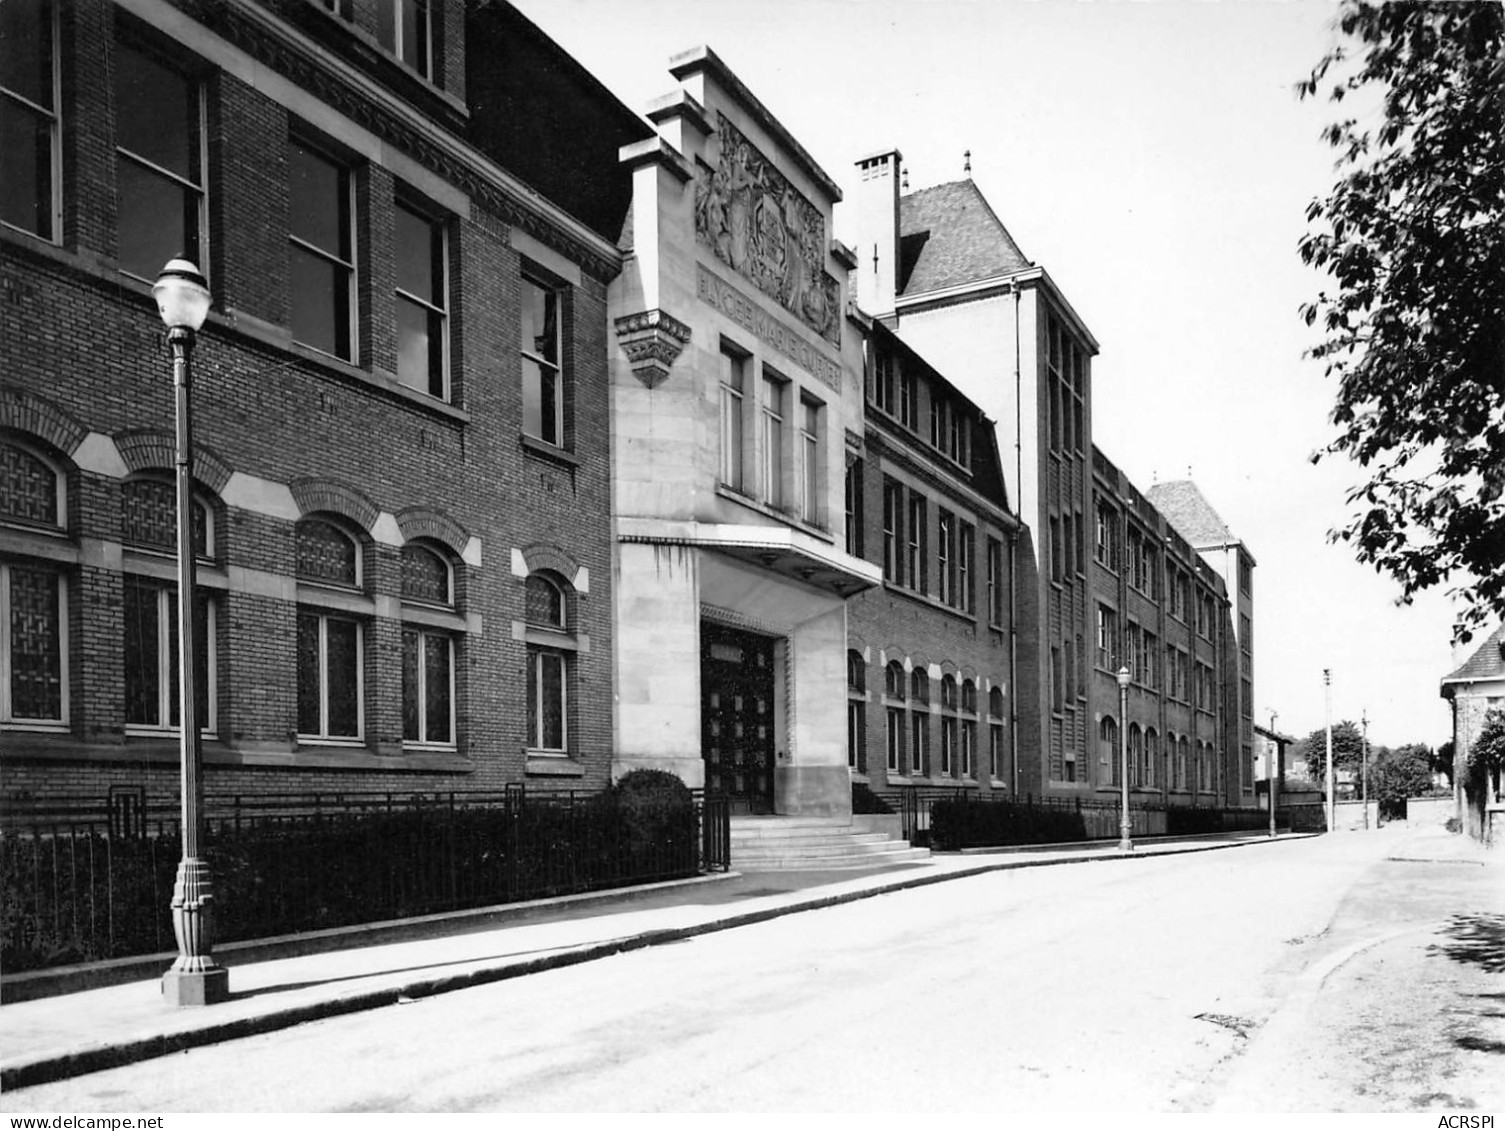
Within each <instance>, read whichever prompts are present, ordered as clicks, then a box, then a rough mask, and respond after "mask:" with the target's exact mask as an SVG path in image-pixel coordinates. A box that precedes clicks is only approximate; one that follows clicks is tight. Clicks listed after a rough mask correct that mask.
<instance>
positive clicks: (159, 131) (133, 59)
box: [115, 46, 199, 268]
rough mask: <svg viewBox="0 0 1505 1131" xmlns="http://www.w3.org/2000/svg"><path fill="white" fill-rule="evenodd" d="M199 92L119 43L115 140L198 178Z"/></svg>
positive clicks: (186, 176) (156, 162)
mask: <svg viewBox="0 0 1505 1131" xmlns="http://www.w3.org/2000/svg"><path fill="white" fill-rule="evenodd" d="M196 93H197V92H196V89H195V84H194V83H192V82H190V81H189V80H188V79H186V78H184V77H183V76H182V75H179V74H175V73H173V72H172V71H170V70H168V69H167V68H166V67H164V66H162V65H161V64H160V63H158V62H157V61H156V60H155V59H153V58H151V57H150V56H149V55H144V54H142V53H141V52H139V51H136V50H134V49H133V48H130V47H125V46H121V47H119V48H118V49H117V50H116V52H115V141H116V144H117V145H119V146H120V148H122V149H128V150H130V151H131V152H132V153H134V154H136V156H138V157H144V158H145V159H146V160H148V161H150V162H151V163H152V164H153V165H159V166H161V167H162V168H164V169H166V170H168V171H169V172H173V173H176V174H177V175H178V176H180V177H182V178H183V179H184V180H187V181H193V182H195V183H197V182H198V179H199V176H198V159H197V158H198V133H199V130H198V126H199V123H198V99H197V97H196ZM165 262H167V261H166V260H165V259H164V260H162V263H165ZM162 263H158V264H157V266H158V267H159V268H160V267H161V265H162Z"/></svg>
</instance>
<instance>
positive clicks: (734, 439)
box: [720, 342, 750, 491]
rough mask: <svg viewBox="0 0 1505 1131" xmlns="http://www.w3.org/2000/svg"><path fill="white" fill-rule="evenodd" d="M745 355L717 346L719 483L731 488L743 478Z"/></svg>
mask: <svg viewBox="0 0 1505 1131" xmlns="http://www.w3.org/2000/svg"><path fill="white" fill-rule="evenodd" d="M749 360H750V359H749V357H748V355H747V354H745V353H743V352H741V351H738V350H734V349H732V348H731V347H730V346H729V345H727V344H726V343H725V342H723V343H722V345H721V415H720V429H721V455H720V458H721V482H722V484H724V485H725V486H727V487H730V488H731V489H732V490H733V491H742V490H744V489H745V484H746V481H747V456H746V428H747V370H748V362H749Z"/></svg>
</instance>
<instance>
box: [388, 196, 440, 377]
mask: <svg viewBox="0 0 1505 1131" xmlns="http://www.w3.org/2000/svg"><path fill="white" fill-rule="evenodd" d="M393 212H394V217H393V224H392V228H393V234H394V242H395V235H396V229H397V220H396V216H395V213H399V212H403V213H406V214H407V215H408V216H409V217H411V218H413V219H415V220H419V221H421V222H422V223H423V224H424V226H425V227H426V228H427V229H428V231H429V238H430V240H431V241H432V240H433V239H434V238H435V237H437V239H438V243H439V246H438V249H437V251H436V250H435V248H434V246H433V243H432V242H430V244H429V254H430V255H435V254H437V255H438V257H439V278H438V280H437V283H438V289H439V294H438V298H439V299H440V300H441V302H442V305H439V304H436V303H434V302H430V301H429V300H428V299H425V298H422V297H420V296H418V295H416V294H414V293H413V292H412V291H407V290H404V289H403V288H402V287H400V286H397V285H396V284H394V285H393V292H394V294H395V295H396V298H397V303H398V305H399V306H401V304H403V303H407V304H408V305H409V306H413V307H417V308H418V309H419V310H421V311H422V312H423V313H424V314H425V316H437V318H438V320H439V369H440V372H439V392H437V393H436V392H434V391H433V389H432V388H431V387H430V386H431V385H432V383H433V378H434V374H432V373H429V374H427V377H428V380H427V381H425V382H424V387H423V388H419V387H418V386H417V385H414V384H411V383H410V382H408V381H405V380H404V379H403V374H402V358H401V355H400V354H399V356H398V367H397V368H398V372H397V380H398V383H399V384H400V385H402V386H403V387H404V388H407V389H413V390H415V391H416V392H420V393H423V394H424V395H425V396H430V397H434V398H435V399H437V400H441V401H444V402H446V403H448V402H449V401H451V400H452V399H453V389H452V384H451V373H450V356H449V354H450V342H449V307H450V301H449V291H450V278H449V225H448V224H447V223H446V222H445V221H444V220H443V219H442V218H441V217H439V216H437V215H435V213H434V212H433V211H432V210H431V209H426V208H422V207H419V206H418V205H415V204H412V203H410V202H409V201H407V200H406V199H404V198H402V197H399V198H398V199H397V200H395V201H394V202H393ZM394 328H395V326H394Z"/></svg>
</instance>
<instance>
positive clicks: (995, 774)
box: [988, 723, 1004, 781]
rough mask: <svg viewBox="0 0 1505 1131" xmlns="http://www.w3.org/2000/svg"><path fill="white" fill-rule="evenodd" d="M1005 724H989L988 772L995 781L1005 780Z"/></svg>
mask: <svg viewBox="0 0 1505 1131" xmlns="http://www.w3.org/2000/svg"><path fill="white" fill-rule="evenodd" d="M1003 751H1004V746H1003V724H1002V723H989V724H988V772H989V773H990V774H991V776H992V778H993V780H994V781H1002V780H1003V761H1004V759H1003Z"/></svg>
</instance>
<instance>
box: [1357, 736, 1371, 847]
mask: <svg viewBox="0 0 1505 1131" xmlns="http://www.w3.org/2000/svg"><path fill="white" fill-rule="evenodd" d="M1359 725H1360V726H1362V727H1363V728H1364V741H1363V745H1362V747H1361V751H1362V752H1361V754H1360V760H1359V796H1360V797H1361V798H1362V799H1363V802H1364V829H1365V831H1368V829H1369V708H1368V707H1365V708H1364V713H1363V714H1361V715H1360V716H1359Z"/></svg>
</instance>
